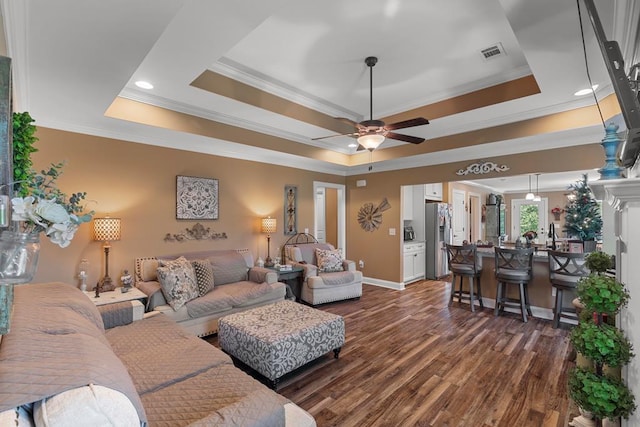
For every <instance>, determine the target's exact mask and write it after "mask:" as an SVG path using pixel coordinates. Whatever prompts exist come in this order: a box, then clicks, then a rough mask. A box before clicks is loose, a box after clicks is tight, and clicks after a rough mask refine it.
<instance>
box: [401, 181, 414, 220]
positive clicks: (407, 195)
mask: <svg viewBox="0 0 640 427" xmlns="http://www.w3.org/2000/svg"><path fill="white" fill-rule="evenodd" d="M402 219H403V220H404V221H411V220H413V186H412V185H403V186H402Z"/></svg>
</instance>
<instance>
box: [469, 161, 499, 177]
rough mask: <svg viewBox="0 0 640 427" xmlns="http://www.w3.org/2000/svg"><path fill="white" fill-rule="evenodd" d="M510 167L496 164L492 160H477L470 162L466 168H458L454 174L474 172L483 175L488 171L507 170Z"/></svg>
mask: <svg viewBox="0 0 640 427" xmlns="http://www.w3.org/2000/svg"><path fill="white" fill-rule="evenodd" d="M509 169H510V168H509V166H507V165H502V166H498V165H497V164H496V163H493V162H485V161H482V162H478V163H472V164H470V165H469V166H467V168H466V169H460V170H459V171H458V172H456V175H461V176H462V175H469V174H470V173H471V174H474V175H483V174H485V173H489V172H506V171H508V170H509Z"/></svg>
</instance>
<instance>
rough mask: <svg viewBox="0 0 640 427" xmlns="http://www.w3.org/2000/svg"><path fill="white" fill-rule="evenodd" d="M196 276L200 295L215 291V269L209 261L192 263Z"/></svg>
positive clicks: (199, 260)
mask: <svg viewBox="0 0 640 427" xmlns="http://www.w3.org/2000/svg"><path fill="white" fill-rule="evenodd" d="M191 264H192V265H193V271H194V272H195V274H196V283H197V285H198V295H199V296H203V295H205V294H207V293H208V292H209V291H210V290H211V289H213V284H214V282H213V268H212V267H211V263H210V262H209V261H208V260H201V259H196V260H193V261H191Z"/></svg>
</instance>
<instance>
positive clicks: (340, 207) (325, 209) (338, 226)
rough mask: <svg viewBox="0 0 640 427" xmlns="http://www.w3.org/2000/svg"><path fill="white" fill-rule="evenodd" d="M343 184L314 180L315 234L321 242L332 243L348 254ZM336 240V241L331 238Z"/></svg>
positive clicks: (344, 253)
mask: <svg viewBox="0 0 640 427" xmlns="http://www.w3.org/2000/svg"><path fill="white" fill-rule="evenodd" d="M345 192H346V189H345V186H344V185H343V184H333V183H330V182H320V181H314V182H313V194H314V198H313V203H314V206H313V212H314V215H313V217H314V220H313V222H314V226H313V235H314V236H315V237H316V238H317V239H318V241H321V242H327V243H331V244H332V245H334V246H335V247H336V249H341V250H342V253H343V255H346V253H347V252H346V245H347V237H346V216H347V207H346V197H345ZM329 239H330V240H335V243H334V242H332V241H330V240H329Z"/></svg>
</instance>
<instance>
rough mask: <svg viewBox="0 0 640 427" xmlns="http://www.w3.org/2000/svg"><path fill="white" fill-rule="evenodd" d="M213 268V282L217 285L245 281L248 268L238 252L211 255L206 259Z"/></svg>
mask: <svg viewBox="0 0 640 427" xmlns="http://www.w3.org/2000/svg"><path fill="white" fill-rule="evenodd" d="M207 259H208V260H209V262H211V267H212V268H213V282H214V283H215V284H216V286H218V285H225V284H227V283H234V282H241V281H243V280H247V277H248V272H249V267H248V266H247V263H246V261H245V258H244V257H243V256H242V255H241V254H239V253H238V252H226V253H221V254H213V255H211V256H209V257H207Z"/></svg>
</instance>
